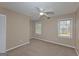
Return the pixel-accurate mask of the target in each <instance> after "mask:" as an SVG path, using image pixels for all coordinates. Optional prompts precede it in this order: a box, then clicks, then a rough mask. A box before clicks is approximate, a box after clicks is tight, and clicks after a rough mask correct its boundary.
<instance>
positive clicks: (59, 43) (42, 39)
mask: <svg viewBox="0 0 79 59" xmlns="http://www.w3.org/2000/svg"><path fill="white" fill-rule="evenodd" d="M33 38H35V37H33ZM35 39H39V40H42V41H45V42H49V43H54V44H58V45H62V46H66V47H70V48H75V47H74V46H70V45H67V44H62V43H58V42H54V41H48V40H43V39H40V38H35Z"/></svg>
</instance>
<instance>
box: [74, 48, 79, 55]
mask: <svg viewBox="0 0 79 59" xmlns="http://www.w3.org/2000/svg"><path fill="white" fill-rule="evenodd" d="M75 51H76V53H77V55H78V56H79V53H78V50H77V49H76V48H75Z"/></svg>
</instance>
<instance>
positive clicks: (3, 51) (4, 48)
mask: <svg viewBox="0 0 79 59" xmlns="http://www.w3.org/2000/svg"><path fill="white" fill-rule="evenodd" d="M0 16H4V17H5V18H4V19H5V20H4V22H3V23H4V25H3V26H4V27H3V29H4V30H3V31H4V32H3V37H4V38H3V39H4V42H3V43H4V44H3V49H2V50H1V51H0V53H6V15H3V14H0Z"/></svg>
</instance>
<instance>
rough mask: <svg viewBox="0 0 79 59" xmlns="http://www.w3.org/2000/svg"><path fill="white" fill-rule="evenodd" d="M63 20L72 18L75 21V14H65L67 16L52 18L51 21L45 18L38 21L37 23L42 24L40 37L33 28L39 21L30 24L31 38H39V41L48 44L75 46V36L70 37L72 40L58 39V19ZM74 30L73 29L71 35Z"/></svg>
mask: <svg viewBox="0 0 79 59" xmlns="http://www.w3.org/2000/svg"><path fill="white" fill-rule="evenodd" d="M64 18H72V19H73V21H75V14H67V15H61V16H57V17H52V18H51V19H46V18H45V17H44V18H42V19H40V20H39V21H41V22H42V35H37V34H35V31H34V30H35V28H34V24H35V22H39V21H33V23H32V29H33V31H32V34H33V35H32V37H33V38H37V39H38V38H40V39H41V40H44V41H48V42H52V43H53V42H55V43H60V44H63V45H66V46H70V47H74V46H75V42H74V41H75V39H74V38H75V36H74V35H73V36H72V39H68V38H58V32H57V31H58V21H59V20H60V19H64ZM74 31H75V30H74V29H73V31H72V32H73V33H75V32H74Z"/></svg>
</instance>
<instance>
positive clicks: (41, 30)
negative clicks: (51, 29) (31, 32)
mask: <svg viewBox="0 0 79 59" xmlns="http://www.w3.org/2000/svg"><path fill="white" fill-rule="evenodd" d="M36 24H41V33H38V32H37V29H36ZM35 34H37V35H41V34H42V23H41V22H35Z"/></svg>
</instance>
